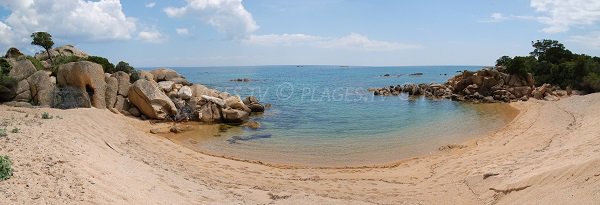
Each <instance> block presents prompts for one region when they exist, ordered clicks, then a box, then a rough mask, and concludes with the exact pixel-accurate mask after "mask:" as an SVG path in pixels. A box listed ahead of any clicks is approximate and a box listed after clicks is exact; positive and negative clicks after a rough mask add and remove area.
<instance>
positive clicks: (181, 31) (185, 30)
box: [175, 28, 190, 35]
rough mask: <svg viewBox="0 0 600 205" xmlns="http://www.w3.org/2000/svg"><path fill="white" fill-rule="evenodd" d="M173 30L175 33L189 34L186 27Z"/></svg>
mask: <svg viewBox="0 0 600 205" xmlns="http://www.w3.org/2000/svg"><path fill="white" fill-rule="evenodd" d="M175 32H177V34H179V35H189V34H190V30H188V29H187V28H176V29H175Z"/></svg>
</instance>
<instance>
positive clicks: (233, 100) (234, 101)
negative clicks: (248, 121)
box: [225, 96, 252, 112]
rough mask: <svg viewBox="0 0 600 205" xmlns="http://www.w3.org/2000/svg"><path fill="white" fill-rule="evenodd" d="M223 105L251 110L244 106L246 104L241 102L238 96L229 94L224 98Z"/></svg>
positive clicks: (246, 110) (245, 110)
mask: <svg viewBox="0 0 600 205" xmlns="http://www.w3.org/2000/svg"><path fill="white" fill-rule="evenodd" d="M225 106H226V107H230V108H233V109H237V110H241V111H244V112H252V110H251V109H250V108H248V106H246V104H244V102H242V99H241V98H240V96H231V97H229V98H227V99H225Z"/></svg>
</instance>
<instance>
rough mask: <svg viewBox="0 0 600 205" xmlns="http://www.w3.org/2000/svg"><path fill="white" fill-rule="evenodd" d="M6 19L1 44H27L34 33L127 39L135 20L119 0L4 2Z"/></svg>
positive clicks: (0, 28) (2, 23)
mask: <svg viewBox="0 0 600 205" xmlns="http://www.w3.org/2000/svg"><path fill="white" fill-rule="evenodd" d="M0 6H3V7H5V8H7V9H8V10H9V11H10V12H9V15H8V16H7V17H6V18H5V19H4V20H3V21H0V38H2V40H0V43H2V44H5V45H14V44H21V43H25V42H28V41H30V39H29V36H30V35H31V33H33V32H36V31H48V32H49V33H51V34H52V35H53V36H55V37H59V38H60V37H62V38H78V39H81V40H84V41H103V40H115V39H130V38H131V36H132V34H133V33H134V32H135V30H136V22H135V19H133V18H130V17H127V16H126V15H125V14H124V13H123V9H122V6H121V2H120V1H119V0H100V1H83V0H25V1H24V0H3V1H0Z"/></svg>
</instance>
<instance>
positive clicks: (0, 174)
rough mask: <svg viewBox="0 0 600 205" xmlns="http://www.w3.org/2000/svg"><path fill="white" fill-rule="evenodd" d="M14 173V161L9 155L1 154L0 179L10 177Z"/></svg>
mask: <svg viewBox="0 0 600 205" xmlns="http://www.w3.org/2000/svg"><path fill="white" fill-rule="evenodd" d="M12 175H13V172H12V162H11V161H10V159H9V158H8V156H4V155H2V156H0V181H4V180H7V179H9V178H10V177H11V176H12Z"/></svg>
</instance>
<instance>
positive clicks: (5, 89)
mask: <svg viewBox="0 0 600 205" xmlns="http://www.w3.org/2000/svg"><path fill="white" fill-rule="evenodd" d="M17 85H18V84H17V83H16V82H15V81H11V82H4V83H2V84H0V102H7V101H11V100H12V99H13V98H14V97H15V91H16V89H17Z"/></svg>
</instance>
